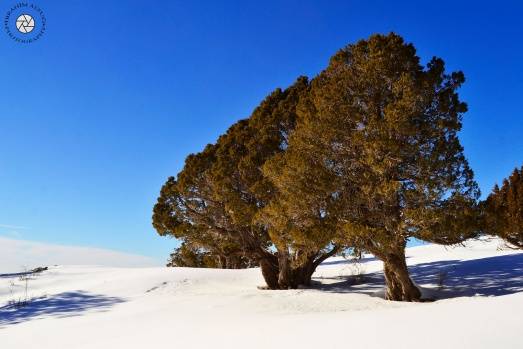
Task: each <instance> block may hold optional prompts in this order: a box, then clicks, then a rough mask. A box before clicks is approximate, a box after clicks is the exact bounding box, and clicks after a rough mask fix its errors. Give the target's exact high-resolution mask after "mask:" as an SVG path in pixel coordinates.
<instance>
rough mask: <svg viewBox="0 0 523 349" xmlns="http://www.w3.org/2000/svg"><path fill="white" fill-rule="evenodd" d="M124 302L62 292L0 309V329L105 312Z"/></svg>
mask: <svg viewBox="0 0 523 349" xmlns="http://www.w3.org/2000/svg"><path fill="white" fill-rule="evenodd" d="M122 302H125V300H124V299H122V298H118V297H108V296H104V295H98V294H90V293H88V292H84V291H74V292H63V293H60V294H56V295H53V296H49V297H41V298H36V299H33V300H31V301H30V302H29V303H28V304H27V305H25V306H23V307H18V308H17V307H14V306H13V305H5V306H3V307H0V327H2V326H5V325H12V324H17V323H21V322H24V321H29V320H34V319H39V318H44V317H71V316H78V315H81V314H82V313H83V312H86V311H88V310H96V311H105V310H107V309H108V308H110V307H112V306H113V305H115V304H118V303H122Z"/></svg>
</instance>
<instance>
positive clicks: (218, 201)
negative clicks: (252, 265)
mask: <svg viewBox="0 0 523 349" xmlns="http://www.w3.org/2000/svg"><path fill="white" fill-rule="evenodd" d="M307 89H308V81H307V79H306V78H299V79H298V80H297V82H296V83H295V84H294V85H293V86H291V87H290V88H288V89H286V90H285V91H282V90H280V89H277V90H276V91H274V92H273V93H272V94H271V95H270V96H269V97H267V98H266V99H265V100H264V101H263V102H262V103H261V105H260V106H259V107H258V108H256V110H255V111H254V112H253V114H252V116H251V117H250V118H249V119H245V120H241V121H239V122H237V123H236V124H234V125H233V126H232V127H231V128H230V129H229V130H228V131H227V133H226V134H224V135H223V136H221V137H220V138H219V139H218V141H217V142H216V144H214V145H209V146H207V147H206V149H205V150H204V151H203V152H201V153H198V154H195V155H190V156H189V157H188V158H187V160H186V163H185V166H184V168H183V170H182V171H181V172H180V173H179V174H178V177H177V178H176V179H174V178H170V179H169V180H168V181H167V183H166V184H165V185H164V187H163V188H162V190H161V193H160V197H159V198H158V203H157V204H156V206H155V208H154V214H153V225H154V227H155V228H156V230H157V231H158V233H159V234H161V235H172V236H175V237H177V238H179V239H182V240H183V241H188V242H190V243H191V244H192V245H196V246H199V247H201V248H204V249H205V250H207V251H210V252H211V253H214V254H218V255H220V254H222V253H226V251H225V249H228V250H229V253H237V254H240V255H241V256H243V257H246V258H249V259H250V260H255V261H256V262H257V263H258V264H259V265H260V267H261V269H262V274H263V276H264V278H265V281H266V283H267V285H268V287H269V288H273V289H275V288H288V287H297V286H298V285H300V284H308V283H309V282H310V277H311V275H312V272H313V271H314V268H315V267H316V266H317V265H318V264H319V263H320V262H321V261H322V260H323V259H325V258H326V257H328V256H329V255H332V254H333V253H334V252H335V249H331V250H330V251H324V248H325V247H326V245H327V244H328V243H329V241H326V242H325V243H324V244H322V245H320V244H317V245H316V246H315V249H314V250H307V251H306V252H304V251H303V252H302V251H298V250H297V249H296V246H288V245H285V244H284V243H282V242H280V241H278V240H276V239H275V237H276V235H274V234H272V233H271V232H270V231H269V229H268V226H267V225H265V224H260V223H259V221H258V219H257V216H258V212H259V211H260V210H261V209H263V208H264V207H265V206H266V205H267V204H268V203H269V202H270V201H271V200H273V198H274V197H275V195H276V191H275V189H274V186H273V185H272V183H271V182H270V181H269V180H268V179H267V178H266V177H265V176H264V175H263V173H262V171H261V169H262V166H263V165H264V163H265V162H266V161H267V160H268V159H270V158H272V157H273V156H274V155H276V154H278V153H281V152H284V151H285V149H286V148H287V138H288V136H289V134H290V133H291V132H292V130H293V129H294V127H295V119H296V106H297V104H298V101H299V99H300V97H301V96H302V94H304V93H305V92H306V91H307ZM293 247H294V248H293ZM290 249H292V250H293V251H294V252H295V253H296V254H299V255H300V259H299V261H295V262H296V263H294V264H293V268H287V266H288V265H289V264H290V263H288V259H289V257H288V252H289V250H290ZM235 251H236V252H235ZM301 257H303V258H301ZM280 266H283V268H280ZM289 270H290V271H289Z"/></svg>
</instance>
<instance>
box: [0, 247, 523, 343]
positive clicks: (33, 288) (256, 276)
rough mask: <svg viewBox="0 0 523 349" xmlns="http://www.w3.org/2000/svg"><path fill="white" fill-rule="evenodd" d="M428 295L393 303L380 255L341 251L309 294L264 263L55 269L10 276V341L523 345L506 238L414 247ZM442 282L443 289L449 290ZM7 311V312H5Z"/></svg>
mask: <svg viewBox="0 0 523 349" xmlns="http://www.w3.org/2000/svg"><path fill="white" fill-rule="evenodd" d="M407 257H408V258H407V262H408V264H409V268H410V270H411V273H412V276H413V278H414V280H415V281H416V282H417V283H418V284H419V286H421V287H422V289H423V292H424V293H425V294H426V295H427V296H430V297H434V298H437V301H435V302H430V303H402V302H390V301H386V300H384V299H382V298H380V295H381V294H382V293H383V278H382V275H381V270H382V264H381V262H379V261H377V260H375V259H373V258H372V256H365V258H364V259H363V260H362V261H361V263H354V262H352V261H350V260H344V259H343V258H340V257H337V258H331V259H329V260H327V261H326V262H325V263H324V264H323V265H321V266H320V267H319V268H318V270H317V272H316V274H315V275H314V280H315V283H316V285H315V286H314V287H312V288H310V289H299V290H285V291H268V290H259V289H257V287H256V286H259V285H263V280H262V278H261V275H260V272H259V270H258V269H247V270H213V269H193V268H163V267H154V268H114V267H100V266H98V267H93V266H66V265H59V266H53V267H50V269H49V270H48V271H44V272H43V273H41V274H38V275H37V276H34V277H32V279H31V280H29V281H28V288H29V291H28V293H29V295H30V296H32V297H33V298H34V300H33V301H32V302H31V303H30V304H29V305H28V306H26V307H24V308H21V309H18V310H16V311H15V310H13V309H12V308H9V307H5V306H4V305H5V304H7V302H8V301H9V300H12V299H16V298H17V297H20V296H21V295H23V294H24V292H25V291H24V287H25V283H24V281H20V279H19V276H16V275H1V276H0V307H1V308H0V344H1V347H2V348H152V347H174V348H209V347H211V348H318V347H327V348H348V347H355V348H420V347H422V348H520V344H521V341H520V331H521V323H522V316H523V315H522V314H523V253H521V252H520V251H516V250H511V249H507V248H503V244H502V243H501V241H499V240H497V239H488V240H481V241H478V240H475V241H470V242H467V243H466V244H465V246H461V247H456V248H445V247H442V246H435V245H424V246H417V247H412V248H409V249H408V250H407ZM439 279H443V285H439ZM2 306H3V307H2Z"/></svg>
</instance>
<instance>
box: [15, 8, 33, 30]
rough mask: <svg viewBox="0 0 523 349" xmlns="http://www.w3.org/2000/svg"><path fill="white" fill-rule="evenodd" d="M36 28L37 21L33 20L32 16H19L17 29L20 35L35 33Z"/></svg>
mask: <svg viewBox="0 0 523 349" xmlns="http://www.w3.org/2000/svg"><path fill="white" fill-rule="evenodd" d="M34 28H35V20H34V19H33V17H31V15H28V14H26V13H24V14H21V15H20V16H18V18H17V19H16V29H18V31H19V32H20V33H24V34H27V33H30V32H32V31H33V29H34Z"/></svg>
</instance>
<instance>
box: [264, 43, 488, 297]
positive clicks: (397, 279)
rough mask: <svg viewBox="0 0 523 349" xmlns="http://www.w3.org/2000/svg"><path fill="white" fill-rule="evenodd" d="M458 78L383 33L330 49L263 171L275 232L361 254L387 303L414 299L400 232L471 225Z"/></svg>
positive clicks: (471, 193)
mask: <svg viewBox="0 0 523 349" xmlns="http://www.w3.org/2000/svg"><path fill="white" fill-rule="evenodd" d="M463 82H464V76H463V74H462V73H461V72H455V73H451V74H446V73H445V70H444V63H443V61H442V60H441V59H439V58H433V59H432V60H431V61H430V62H429V63H428V64H427V66H426V67H422V66H421V65H420V63H419V58H418V57H417V56H416V51H415V49H414V47H413V46H412V45H411V44H406V43H405V42H404V41H403V39H402V38H401V37H400V36H398V35H396V34H393V33H391V34H389V35H373V36H371V37H370V38H369V39H368V40H361V41H359V42H357V43H356V44H353V45H349V46H347V47H345V48H344V49H342V50H340V51H339V52H338V53H337V54H335V55H334V56H333V57H332V58H331V60H330V64H329V66H328V67H327V68H326V69H325V70H324V71H323V72H322V73H321V74H320V75H319V76H318V77H316V78H315V79H314V80H313V81H312V82H311V84H310V88H309V93H308V94H307V95H306V96H305V97H304V98H302V99H301V100H300V103H299V105H298V108H297V110H298V116H297V126H296V129H295V131H294V132H293V133H292V134H291V135H290V137H289V144H288V148H287V150H286V151H285V152H283V153H281V154H279V155H278V156H277V157H275V158H274V159H273V160H271V161H270V162H268V163H267V165H266V166H265V173H266V175H267V176H268V178H269V179H270V180H271V181H272V182H273V183H275V185H276V187H277V189H278V193H279V197H278V200H277V201H275V202H273V203H271V204H270V205H269V206H268V207H267V208H266V209H265V211H266V212H267V211H268V212H267V213H268V217H270V218H271V219H272V220H273V222H274V223H273V224H274V225H278V226H286V227H287V228H288V230H287V231H288V234H287V235H284V238H288V240H290V241H293V242H294V243H305V244H308V245H309V246H311V245H312V246H314V245H316V244H317V245H316V248H318V247H319V246H321V245H322V244H323V243H324V240H323V238H326V239H327V240H332V241H333V242H335V243H341V244H345V245H348V246H354V247H356V248H359V249H363V250H366V251H369V252H371V253H373V254H374V255H375V256H376V257H377V258H379V259H381V260H382V261H383V262H384V272H385V279H386V283H387V298H388V299H391V300H403V301H416V300H419V299H420V297H421V295H420V292H419V290H418V289H417V287H416V286H415V285H414V283H413V282H412V280H411V279H410V276H409V273H408V269H407V265H406V261H405V246H406V242H407V240H408V238H410V237H417V238H420V239H423V240H427V241H432V242H436V243H441V244H455V243H459V242H461V241H463V240H464V239H466V238H467V237H470V236H473V235H475V234H476V233H477V232H478V227H477V224H476V223H475V222H476V215H477V210H476V200H477V198H478V196H479V190H478V187H477V185H476V183H475V182H474V180H473V173H472V171H471V170H470V168H469V166H468V163H467V161H466V159H465V157H464V155H463V148H462V146H461V145H460V143H459V139H458V137H457V132H458V131H459V130H460V128H461V119H462V114H463V113H464V112H465V111H466V105H465V104H464V103H463V102H461V101H460V100H459V98H458V95H457V93H456V90H457V89H458V88H459V86H460V85H461V84H462V83H463ZM278 217H280V218H281V221H278ZM282 217H283V218H282ZM333 231H335V233H333Z"/></svg>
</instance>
